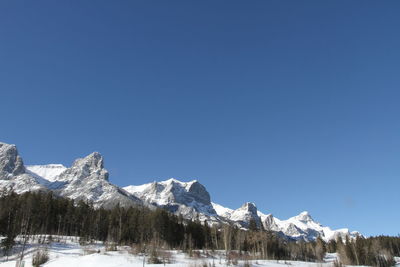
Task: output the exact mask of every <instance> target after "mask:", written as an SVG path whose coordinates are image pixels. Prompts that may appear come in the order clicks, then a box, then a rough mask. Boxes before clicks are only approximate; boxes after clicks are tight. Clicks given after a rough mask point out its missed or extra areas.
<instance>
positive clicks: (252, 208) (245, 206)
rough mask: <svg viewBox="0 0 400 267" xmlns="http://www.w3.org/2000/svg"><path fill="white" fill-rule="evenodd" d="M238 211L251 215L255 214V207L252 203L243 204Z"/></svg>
mask: <svg viewBox="0 0 400 267" xmlns="http://www.w3.org/2000/svg"><path fill="white" fill-rule="evenodd" d="M240 209H242V210H246V211H248V212H251V213H253V214H257V206H256V204H254V203H253V202H246V203H244V204H243V205H242V206H241V207H240Z"/></svg>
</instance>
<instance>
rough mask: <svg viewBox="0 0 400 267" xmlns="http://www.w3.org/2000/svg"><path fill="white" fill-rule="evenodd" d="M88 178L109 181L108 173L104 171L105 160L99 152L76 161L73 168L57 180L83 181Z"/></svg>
mask: <svg viewBox="0 0 400 267" xmlns="http://www.w3.org/2000/svg"><path fill="white" fill-rule="evenodd" d="M88 177H90V178H96V179H101V180H106V181H108V171H107V170H106V169H104V159H103V156H102V155H101V154H100V153H99V152H93V153H91V154H89V155H87V156H86V157H84V158H80V159H77V160H75V161H74V163H73V164H72V167H71V168H69V169H67V170H66V171H65V172H63V173H61V174H60V176H59V177H58V178H57V179H58V180H74V179H78V180H82V179H85V178H88Z"/></svg>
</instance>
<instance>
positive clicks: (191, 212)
mask: <svg viewBox="0 0 400 267" xmlns="http://www.w3.org/2000/svg"><path fill="white" fill-rule="evenodd" d="M123 189H125V190H126V191H127V192H129V193H131V194H132V195H134V196H136V197H138V198H140V199H141V200H143V201H145V202H147V203H150V204H153V205H155V206H158V207H163V208H167V209H168V210H169V211H171V212H173V213H175V214H182V215H183V216H184V217H186V218H195V217H196V216H198V215H199V216H201V217H202V218H201V219H210V218H213V217H217V216H218V215H217V213H216V211H215V210H214V208H213V205H212V204H211V200H210V194H209V193H208V192H207V190H206V189H205V187H204V186H203V185H202V184H200V183H199V182H198V181H196V180H193V181H190V182H181V181H178V180H176V179H173V178H171V179H169V180H166V181H161V182H153V183H149V184H144V185H140V186H132V185H131V186H127V187H124V188H123Z"/></svg>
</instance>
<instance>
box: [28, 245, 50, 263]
mask: <svg viewBox="0 0 400 267" xmlns="http://www.w3.org/2000/svg"><path fill="white" fill-rule="evenodd" d="M48 260H49V253H48V252H47V250H45V249H41V250H38V251H36V252H35V254H33V257H32V265H33V266H34V267H39V266H40V265H42V264H45V263H46V262H47V261H48Z"/></svg>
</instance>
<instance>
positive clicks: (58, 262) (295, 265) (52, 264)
mask: <svg viewBox="0 0 400 267" xmlns="http://www.w3.org/2000/svg"><path fill="white" fill-rule="evenodd" d="M53 240H54V241H53V242H47V244H39V243H38V239H37V238H36V241H30V242H29V244H28V245H27V247H26V251H25V256H24V262H25V265H24V266H25V267H31V266H32V257H33V255H34V253H35V252H36V251H38V250H45V251H47V253H48V255H49V261H48V262H47V263H45V264H43V265H42V266H44V267H71V266H75V267H125V266H126V267H135V266H137V267H139V266H153V267H155V266H164V264H149V263H148V262H147V260H148V258H149V255H146V256H145V255H143V254H136V253H133V249H132V248H131V247H118V250H117V251H107V249H106V247H105V246H104V245H103V244H101V243H94V244H91V245H82V246H81V245H79V242H78V238H74V237H61V240H60V239H59V238H57V237H55V238H54V237H53ZM163 255H164V256H163ZM193 255H194V256H192V257H190V256H189V255H188V254H185V253H183V252H181V251H176V250H173V251H162V252H159V254H158V258H159V259H161V260H162V259H167V261H169V263H166V264H165V266H169V267H183V266H187V267H203V266H210V267H211V266H227V265H228V263H227V261H226V260H225V256H224V252H223V251H216V252H211V251H197V252H195V253H194V254H193ZM18 257H19V253H18V247H17V249H16V250H15V251H14V254H13V255H11V256H10V257H9V258H8V259H6V257H0V267H15V266H16V259H17V258H18ZM335 260H336V255H335V254H327V256H326V258H325V262H324V263H313V262H300V261H283V260H281V261H276V260H248V261H244V260H239V261H238V262H237V263H236V264H232V263H230V266H235V265H236V266H254V267H256V266H257V267H262V266H269V267H333V261H335ZM396 260H397V262H398V263H397V266H400V258H397V259H396ZM246 264H247V265H246Z"/></svg>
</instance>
